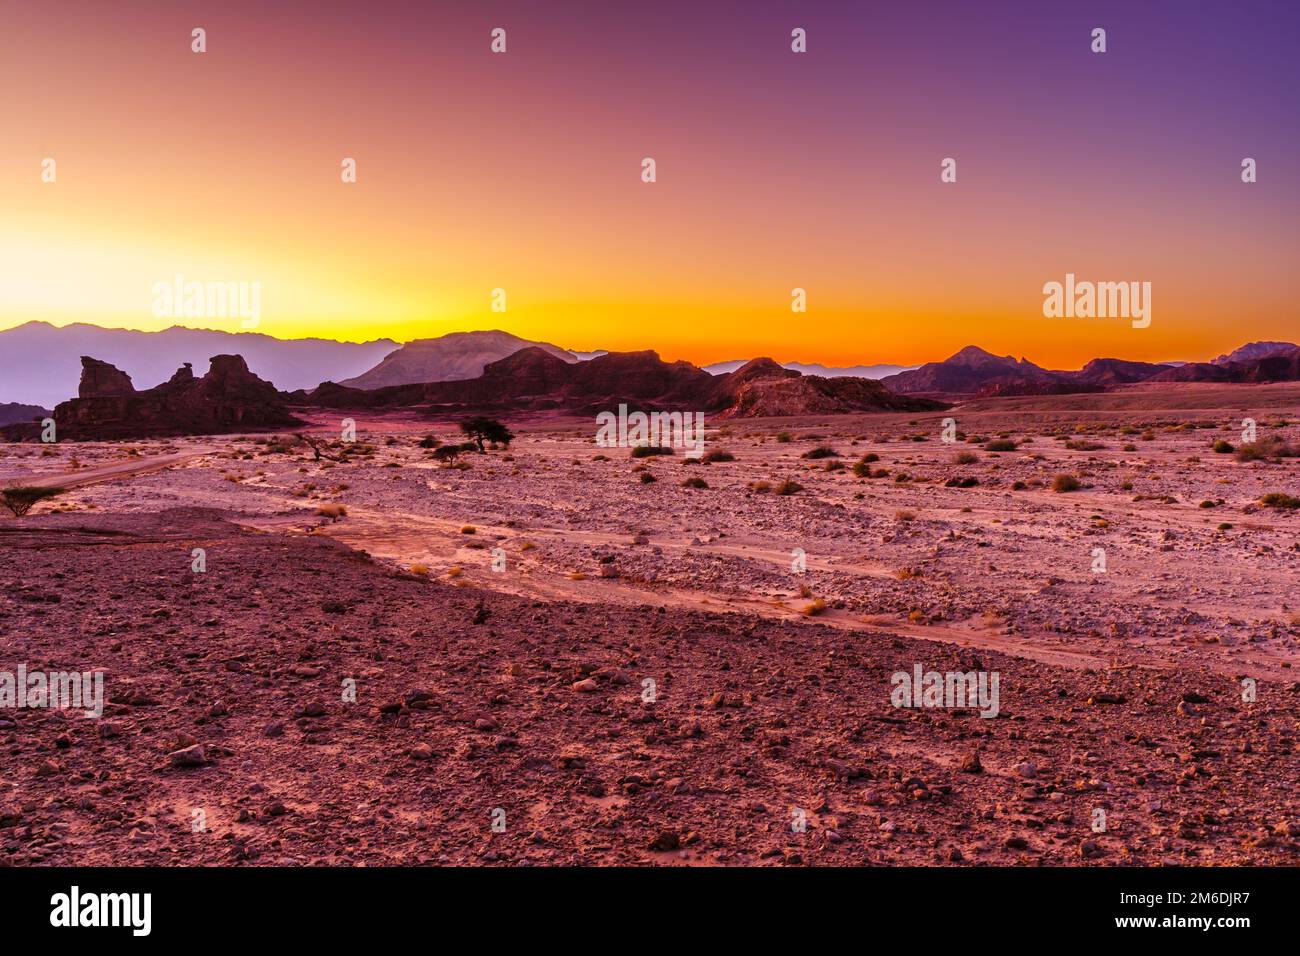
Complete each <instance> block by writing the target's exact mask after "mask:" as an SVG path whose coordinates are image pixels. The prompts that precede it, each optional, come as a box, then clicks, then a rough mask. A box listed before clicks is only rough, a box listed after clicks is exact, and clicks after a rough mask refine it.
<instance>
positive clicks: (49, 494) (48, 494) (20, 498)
mask: <svg viewBox="0 0 1300 956" xmlns="http://www.w3.org/2000/svg"><path fill="white" fill-rule="evenodd" d="M65 490H66V489H63V488H56V487H48V488H47V487H41V486H38V485H11V486H10V487H8V488H4V489H0V505H4V506H5V507H6V508H8V509H9V511H10V512H12V514H13V516H14V517H15V518H21V517H22V516H23V515H25V514H27V512H29V511H31V510H32V506H33V505H35V504H36V502H38V501H43V500H45V499H46V498H53V497H55V496H57V495H61V494H63V492H64V491H65Z"/></svg>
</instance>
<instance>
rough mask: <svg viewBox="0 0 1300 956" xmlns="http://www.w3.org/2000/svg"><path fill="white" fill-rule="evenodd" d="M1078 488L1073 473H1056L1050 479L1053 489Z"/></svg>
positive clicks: (1062, 490) (1076, 479)
mask: <svg viewBox="0 0 1300 956" xmlns="http://www.w3.org/2000/svg"><path fill="white" fill-rule="evenodd" d="M1079 488H1080V485H1079V479H1078V478H1076V477H1074V475H1057V476H1056V477H1055V478H1053V479H1052V490H1053V491H1058V492H1065V491H1078V490H1079Z"/></svg>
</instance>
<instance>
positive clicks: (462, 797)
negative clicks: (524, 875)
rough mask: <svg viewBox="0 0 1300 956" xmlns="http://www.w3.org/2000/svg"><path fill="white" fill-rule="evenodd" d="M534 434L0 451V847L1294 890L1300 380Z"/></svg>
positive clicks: (444, 433)
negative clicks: (1105, 868) (1057, 873)
mask: <svg viewBox="0 0 1300 956" xmlns="http://www.w3.org/2000/svg"><path fill="white" fill-rule="evenodd" d="M345 414H346V415H348V416H349V417H351V418H353V419H355V425H356V440H355V441H354V442H344V441H342V440H341V436H342V435H343V429H344V427H345V424H344V422H343V421H342V418H343V416H344V415H345ZM945 419H952V422H950V423H948V422H945ZM1246 419H1250V420H1252V421H1253V422H1254V423H1255V427H1256V429H1257V437H1256V440H1255V441H1254V442H1251V441H1248V440H1246V439H1248V438H1249V437H1250V436H1247V435H1243V431H1244V429H1245V427H1246V426H1245V424H1244V422H1245V420H1246ZM508 421H509V424H510V426H511V427H512V428H513V429H514V430H515V431H516V434H517V437H516V440H515V441H514V442H513V443H512V444H511V445H510V447H509V448H498V449H489V450H488V451H487V452H486V453H484V454H477V453H465V454H462V455H461V456H460V457H459V459H457V460H455V461H452V462H447V461H438V460H436V459H435V458H434V456H433V453H432V450H431V449H430V448H428V447H422V441H423V440H424V439H425V438H426V436H436V437H437V438H438V439H440V440H451V439H453V438H454V436H455V432H456V429H455V425H454V423H451V422H439V421H430V420H426V419H422V418H419V417H417V416H415V415H413V414H412V415H399V414H388V415H383V416H373V417H367V415H366V414H365V413H363V412H350V413H339V414H338V415H331V414H329V413H320V412H319V411H317V412H315V413H313V421H312V428H311V430H312V433H313V434H314V435H316V436H317V437H318V438H320V439H321V440H322V441H328V442H330V443H331V446H332V447H331V448H330V449H328V454H330V455H332V456H333V457H335V458H338V459H341V460H338V461H332V460H329V459H328V458H320V459H318V458H317V457H316V456H315V455H314V454H313V453H312V451H311V450H310V449H309V448H308V447H306V446H305V445H304V444H302V443H301V442H297V441H294V440H293V439H292V437H291V436H289V435H274V434H264V435H249V436H208V437H203V438H186V439H174V440H167V441H144V442H113V443H108V442H100V443H96V442H84V443H83V442H78V443H66V442H64V443H57V444H54V445H40V444H31V443H25V444H6V445H0V483H3V484H6V485H8V484H31V483H33V482H45V483H47V484H57V485H60V486H64V487H66V488H67V490H66V491H65V492H64V493H63V494H61V495H60V496H58V497H56V498H53V499H49V500H47V501H43V502H41V503H40V504H38V505H37V506H36V507H35V508H33V510H32V512H31V513H30V514H29V515H27V516H26V517H23V518H20V519H12V518H8V516H6V517H5V518H4V519H0V671H2V670H13V669H14V667H16V666H17V664H18V663H20V662H22V663H24V664H25V665H26V667H27V668H28V669H29V670H35V669H42V668H43V669H46V670H50V671H59V670H73V671H87V670H95V669H102V671H103V673H104V675H105V688H106V695H107V699H108V704H107V707H106V710H105V713H104V715H103V717H101V718H99V719H85V718H83V717H82V716H81V715H80V714H71V713H68V712H66V711H60V710H49V709H11V710H7V711H0V752H2V753H3V754H4V758H5V759H4V770H3V773H0V861H3V862H7V863H10V864H15V865H22V864H34V863H47V864H87V863H88V864H100V863H130V864H136V863H140V864H145V863H152V864H231V863H254V864H257V863H263V864H282V863H303V864H307V863H312V864H344V865H347V864H362V863H364V864H372V865H373V864H395V863H428V864H438V863H444V864H446V863H452V864H482V863H497V864H511V865H515V864H555V863H562V864H646V863H653V864H678V865H716V864H728V865H731V864H767V863H773V864H786V865H860V864H920V865H930V864H934V865H979V864H1026V865H1042V864H1047V865H1090V866H1091V865H1140V866H1148V865H1149V866H1156V865H1167V864H1204V865H1225V864H1285V865H1296V864H1297V863H1300V842H1298V841H1297V836H1296V833H1297V827H1300V812H1298V811H1300V798H1297V796H1296V786H1297V782H1298V781H1300V761H1297V757H1296V755H1295V739H1296V735H1297V732H1300V727H1298V726H1297V716H1298V715H1300V693H1298V691H1300V685H1297V672H1296V670H1295V664H1296V663H1297V660H1300V608H1297V607H1295V604H1296V599H1295V597H1294V582H1295V581H1296V579H1297V572H1298V571H1300V507H1295V499H1294V496H1296V495H1300V458H1296V457H1292V456H1289V455H1284V456H1281V457H1278V456H1276V455H1252V454H1251V453H1250V449H1251V448H1255V447H1264V448H1268V447H1272V448H1274V449H1275V450H1276V449H1277V448H1278V447H1285V446H1286V445H1287V444H1292V445H1294V444H1295V443H1298V442H1300V388H1298V387H1296V386H1294V385H1276V386H1197V385H1186V386H1180V387H1176V388H1170V387H1165V388H1156V387H1137V388H1133V389H1129V390H1124V391H1121V392H1116V393H1108V394H1106V395H1097V394H1089V395H1069V396H1058V397H1037V398H1021V399H990V400H984V401H978V402H971V403H968V404H966V405H960V406H958V407H955V408H953V409H951V410H949V411H940V412H926V413H900V414H874V415H854V416H834V417H824V418H815V417H814V418H803V419H755V420H745V419H736V420H730V421H726V422H716V423H710V424H709V429H708V443H707V447H706V452H707V454H706V456H705V457H706V459H707V460H705V461H692V460H689V459H688V458H686V457H685V456H684V455H683V454H682V453H681V452H678V453H677V454H673V455H654V456H647V457H634V456H633V454H632V451H631V450H630V449H628V448H603V447H597V446H596V445H595V444H594V443H593V436H594V434H595V428H594V425H593V422H592V421H591V420H590V419H574V418H567V419H559V418H551V419H547V418H541V417H535V418H532V419H521V420H518V421H516V420H514V419H508ZM715 426H716V427H715ZM1216 443H1219V444H1218V445H1217V450H1216ZM1270 443H1272V444H1271V445H1270ZM424 444H428V443H427V442H425V443H424ZM1243 445H1245V446H1247V447H1246V449H1245V450H1244V451H1243V448H1242V446H1243ZM196 549H200V550H199V552H197V553H201V555H202V561H201V562H200V564H201V565H202V569H201V570H196V564H195V562H196ZM918 665H919V666H920V667H921V668H922V670H924V671H937V672H941V673H942V672H950V671H960V672H969V671H979V672H986V673H989V672H996V673H997V674H998V675H999V678H1000V685H999V686H1000V695H1001V699H1000V705H999V712H998V714H997V716H996V717H993V718H985V717H981V716H980V714H979V713H978V712H977V711H976V710H974V709H971V708H969V707H964V708H951V707H947V708H945V707H937V708H900V707H896V706H894V703H893V701H891V690H892V689H893V685H892V683H891V677H892V675H893V674H895V673H897V672H904V673H911V672H913V669H914V668H915V667H916V666H918ZM1099 811H1100V815H1099Z"/></svg>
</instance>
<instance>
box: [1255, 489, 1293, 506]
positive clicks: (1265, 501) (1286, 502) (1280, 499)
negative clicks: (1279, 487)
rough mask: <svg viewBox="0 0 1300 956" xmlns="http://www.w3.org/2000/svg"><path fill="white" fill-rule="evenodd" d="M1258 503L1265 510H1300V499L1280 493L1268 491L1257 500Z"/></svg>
mask: <svg viewBox="0 0 1300 956" xmlns="http://www.w3.org/2000/svg"><path fill="white" fill-rule="evenodd" d="M1259 503H1260V504H1261V505H1263V506H1264V507H1266V508H1300V498H1296V497H1294V496H1293V495H1288V494H1284V493H1283V492H1281V491H1270V492H1269V493H1268V494H1266V495H1264V496H1263V497H1262V498H1260V499H1259Z"/></svg>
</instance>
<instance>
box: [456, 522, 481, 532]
mask: <svg viewBox="0 0 1300 956" xmlns="http://www.w3.org/2000/svg"><path fill="white" fill-rule="evenodd" d="M460 533H461V534H478V528H476V527H474V526H473V525H472V524H467V525H462V526H461V529H460Z"/></svg>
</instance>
